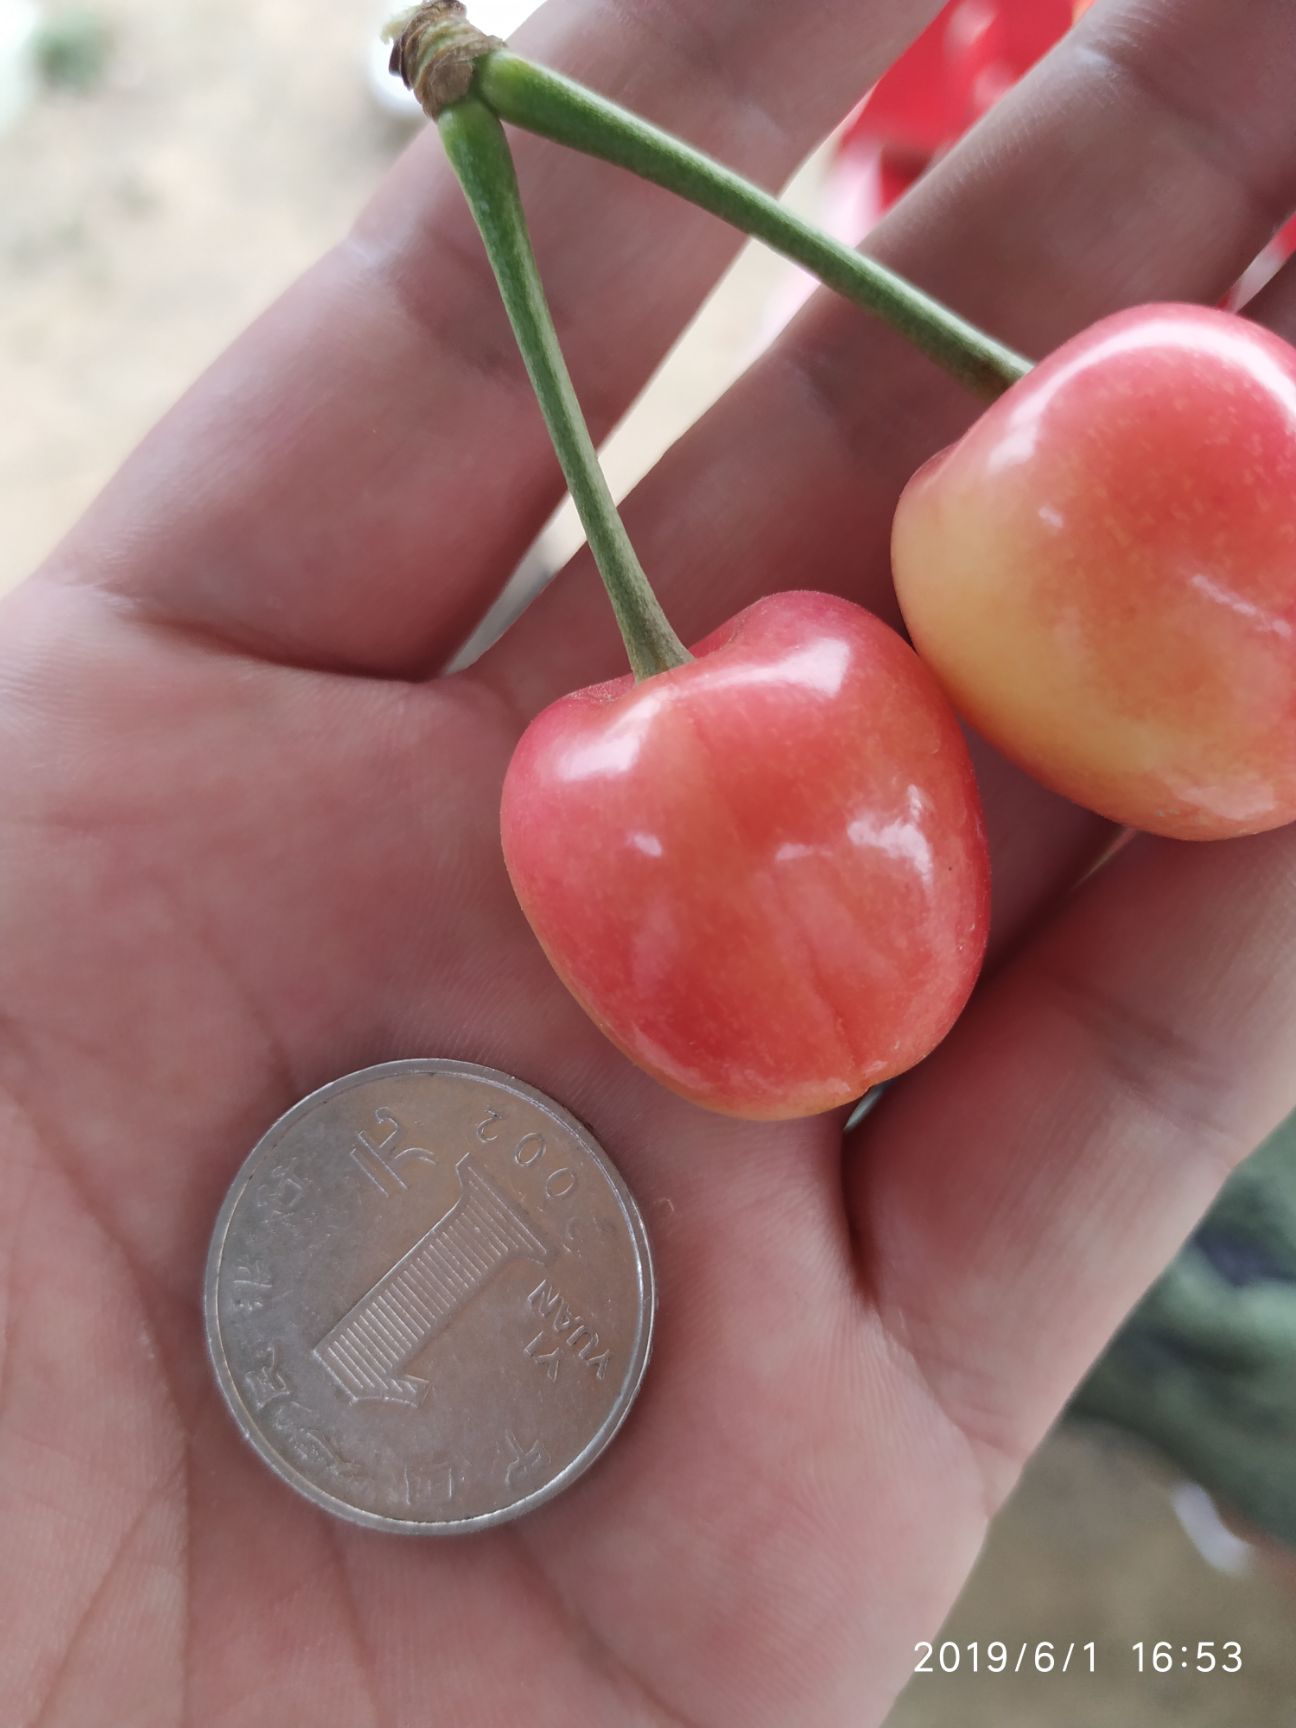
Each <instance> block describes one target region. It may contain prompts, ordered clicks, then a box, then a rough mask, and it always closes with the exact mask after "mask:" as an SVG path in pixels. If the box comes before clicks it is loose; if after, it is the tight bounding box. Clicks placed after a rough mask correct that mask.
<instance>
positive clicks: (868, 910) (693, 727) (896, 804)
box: [502, 593, 989, 1118]
mask: <svg viewBox="0 0 1296 1728" xmlns="http://www.w3.org/2000/svg"><path fill="white" fill-rule="evenodd" d="M696 655H697V658H696V659H695V660H693V661H691V662H689V663H688V664H686V665H683V666H680V667H677V668H675V669H673V670H670V671H667V672H662V673H659V674H657V675H656V676H654V677H651V678H647V679H645V680H643V681H641V682H639V683H635V682H634V681H633V680H632V679H630V678H620V679H617V680H615V681H614V682H612V683H609V684H602V685H596V686H594V687H593V688H591V689H588V690H581V691H578V692H576V693H575V694H574V695H571V696H566V697H564V698H562V700H561V701H558V702H555V703H554V704H553V706H552V707H550V708H547V709H546V710H545V711H544V713H542V714H541V715H540V716H539V717H538V718H537V719H536V720H534V721H533V722H532V724H531V725H530V727H529V728H528V729H527V732H526V734H525V735H524V737H523V738H522V741H521V743H520V744H519V746H518V749H517V752H516V754H515V756H514V758H513V761H512V763H511V765H510V767H509V771H508V776H507V779H506V782H505V786H504V798H503V809H502V833H503V841H504V853H505V858H506V860H507V863H508V868H509V873H510V875H511V877H512V879H513V885H514V887H515V889H516V891H517V895H518V899H519V900H520V902H521V904H522V908H523V910H524V911H525V913H526V915H527V917H528V919H529V920H530V922H531V924H532V926H533V928H534V930H535V932H536V935H537V936H538V937H539V939H540V941H541V943H542V944H543V946H544V948H545V950H546V952H547V953H548V955H549V958H550V959H551V961H552V962H553V964H554V966H555V968H556V970H557V971H558V974H559V976H560V977H561V978H562V979H563V981H564V983H566V985H567V986H568V988H569V989H570V990H571V991H572V993H573V994H574V995H575V996H576V998H577V1000H578V1001H579V1002H580V1003H581V1004H582V1005H583V1006H584V1007H585V1009H586V1010H587V1011H588V1013H589V1014H590V1015H591V1016H592V1017H593V1019H594V1020H595V1021H596V1022H597V1023H598V1024H599V1025H600V1026H601V1027H602V1029H603V1030H604V1031H605V1032H606V1033H607V1034H608V1036H609V1037H610V1038H611V1039H612V1040H613V1041H614V1042H615V1043H616V1044H618V1045H619V1046H620V1048H621V1049H622V1050H623V1051H624V1052H625V1053H626V1055H627V1056H629V1057H630V1058H631V1059H632V1060H633V1061H635V1062H637V1063H638V1064H639V1065H640V1066H641V1067H642V1068H645V1069H647V1070H648V1072H649V1073H651V1074H653V1075H655V1076H656V1077H657V1078H658V1079H660V1080H661V1081H663V1082H664V1083H665V1084H666V1085H668V1086H670V1087H671V1088H672V1089H673V1090H675V1091H676V1092H679V1093H681V1094H683V1095H684V1096H685V1097H687V1098H690V1099H693V1100H694V1101H695V1102H697V1103H699V1104H704V1105H706V1106H708V1107H709V1108H711V1109H714V1110H719V1111H723V1112H725V1113H726V1114H730V1115H735V1116H746V1117H763V1118H778V1117H790V1116H801V1115H808V1114H811V1113H813V1112H816V1111H821V1110H827V1109H831V1108H833V1107H834V1106H836V1105H841V1104H845V1103H848V1102H849V1101H850V1100H852V1099H853V1098H856V1097H858V1096H859V1094H860V1093H861V1092H863V1091H864V1090H866V1089H867V1087H868V1086H870V1085H871V1084H873V1083H874V1082H876V1081H878V1080H882V1079H885V1078H886V1077H887V1076H889V1075H892V1074H896V1073H899V1072H900V1071H901V1070H902V1069H905V1068H908V1067H910V1066H911V1065H912V1064H913V1063H914V1062H916V1061H918V1060H919V1059H920V1058H921V1057H922V1056H925V1055H926V1054H927V1052H928V1051H929V1050H930V1049H931V1048H932V1047H933V1045H935V1044H936V1043H937V1042H939V1040H940V1039H941V1038H942V1037H943V1036H944V1035H945V1033H946V1032H947V1031H948V1030H949V1028H950V1026H951V1025H952V1023H953V1021H954V1020H955V1018H956V1017H957V1015H958V1013H959V1011H960V1009H961V1008H962V1007H963V1004H964V1002H965V1001H966V1000H967V997H968V995H969V993H970V991H971V989H972V986H973V983H974V982H975V980H976V975H977V971H978V968H979V967H980V964H981V960H982V956H983V954H984V950H985V940H986V925H987V917H988V908H989V873H988V865H987V859H986V849H985V839H984V835H983V830H982V824H981V814H980V804H979V800H978V796H977V789H976V783H975V780H974V777H973V772H972V766H971V763H970V761H969V759H968V754H967V749H966V746H965V744H964V741H963V738H962V735H961V733H960V731H959V728H958V723H957V721H956V720H955V718H954V715H953V712H952V710H951V709H950V707H949V705H948V703H947V702H946V700H945V698H944V697H943V695H942V694H941V692H940V690H939V688H938V687H937V685H936V683H935V681H934V679H933V678H932V676H931V674H930V673H929V672H928V671H927V670H926V668H925V667H924V666H923V665H922V664H921V662H920V661H919V660H918V658H917V657H916V655H914V653H913V652H912V650H911V649H910V648H908V647H907V646H906V644H905V643H904V642H903V641H902V640H901V639H900V637H899V636H897V635H896V634H895V632H894V631H892V630H889V629H888V628H887V627H886V626H885V625H884V624H882V623H881V622H880V621H879V620H878V619H877V618H874V617H873V616H872V615H871V614H869V613H867V612H865V611H863V610H862V609H861V608H860V607H858V606H853V605H851V604H850V603H849V602H848V601H845V600H840V599H835V598H831V597H829V596H827V595H823V594H807V593H789V594H777V595H772V596H771V597H769V598H768V599H765V600H760V601H758V602H757V603H756V604H755V605H754V606H751V607H749V608H748V609H747V610H746V611H745V612H742V613H740V614H739V615H738V616H737V617H736V618H734V619H732V620H731V621H730V622H729V623H728V624H726V625H724V626H723V627H722V628H721V629H719V630H717V631H716V632H715V633H714V634H713V635H711V636H709V637H708V638H707V640H706V641H705V642H703V643H702V644H701V645H700V646H699V647H698V649H697V650H696Z"/></svg>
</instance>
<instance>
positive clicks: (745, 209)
mask: <svg viewBox="0 0 1296 1728" xmlns="http://www.w3.org/2000/svg"><path fill="white" fill-rule="evenodd" d="M473 88H474V90H475V92H476V93H477V94H478V95H479V96H480V97H481V98H482V99H483V101H485V102H486V103H487V104H488V106H489V107H491V108H493V109H494V111H495V112H496V113H497V114H498V115H499V116H500V118H501V119H503V120H509V121H511V122H512V123H513V124H514V125H515V126H521V127H523V128H524V129H525V130H526V131H528V132H535V133H537V134H539V136H541V137H543V138H549V139H552V140H553V141H554V142H555V143H558V144H565V145H567V146H569V147H570V148H572V149H574V150H580V151H582V152H584V153H585V154H586V155H589V156H597V157H599V158H601V159H602V160H603V161H605V162H612V163H615V164H616V165H617V166H618V167H620V168H628V169H630V170H631V172H632V173H635V174H638V175H639V176H640V177H641V178H642V179H644V180H650V181H652V182H653V183H654V184H656V185H658V186H662V187H665V188H666V189H667V190H668V191H670V192H675V193H678V194H679V196H681V197H682V198H686V199H687V200H688V201H689V202H690V203H693V204H697V205H699V206H700V207H701V208H702V209H703V210H709V211H710V212H711V214H712V215H713V216H718V217H720V218H721V220H722V221H724V222H728V223H729V224H730V225H731V226H732V227H734V228H737V229H739V230H741V232H742V233H744V234H749V235H751V236H753V237H754V238H755V239H757V240H760V241H762V242H764V244H765V245H767V246H769V247H770V248H771V249H772V250H773V251H775V252H779V253H782V255H783V256H784V257H785V258H790V259H792V260H793V262H794V263H797V264H800V265H802V266H803V267H804V268H805V269H807V270H809V271H810V273H811V274H812V275H813V276H816V277H817V278H818V279H819V281H821V282H822V283H824V284H825V286H827V287H829V288H832V289H834V290H835V291H836V292H837V293H839V294H842V295H844V296H845V297H846V298H847V299H848V300H853V301H855V302H856V304H858V305H860V306H864V307H866V308H867V309H868V310H869V311H870V312H873V313H875V314H876V315H877V316H878V317H880V318H882V319H884V320H885V321H886V322H887V323H888V324H890V325H892V326H893V327H894V328H895V329H896V330H897V331H899V332H900V334H901V335H903V336H905V337H906V338H907V339H908V340H909V341H910V342H911V343H912V344H913V345H914V346H915V347H916V348H919V349H921V350H922V352H923V353H924V354H927V355H928V356H929V357H930V358H931V359H932V360H935V361H936V362H937V363H938V364H939V365H941V366H943V367H944V368H945V370H946V371H947V372H950V373H952V374H953V376H954V377H955V378H957V379H959V380H960V381H961V382H962V383H964V384H966V385H968V386H969V387H970V388H971V389H973V390H975V391H976V392H977V393H978V394H980V395H983V396H988V397H995V396H1000V395H1002V394H1003V392H1004V391H1005V390H1007V389H1009V388H1010V387H1011V386H1012V385H1013V384H1015V383H1017V381H1018V379H1020V378H1022V377H1024V376H1025V374H1026V373H1027V372H1029V371H1030V369H1031V362H1030V361H1029V360H1026V359H1024V358H1023V357H1022V356H1021V355H1020V354H1015V353H1014V352H1013V351H1012V350H1011V349H1010V348H1006V347H1004V346H1003V345H1002V344H1001V343H999V342H996V341H995V340H994V338H993V337H991V336H988V335H987V334H986V333H985V332H984V331H983V330H979V329H977V327H976V326H975V325H974V324H969V323H968V322H967V320H966V319H963V318H960V317H959V316H958V314H957V313H956V312H953V311H951V309H950V308H949V307H948V306H945V305H943V304H942V303H941V302H940V301H939V300H935V299H933V298H932V297H931V296H930V295H929V294H924V293H923V292H922V290H921V289H920V288H916V287H915V286H914V285H913V284H912V283H911V282H909V281H907V280H906V279H905V278H904V277H903V276H899V275H897V274H896V272H895V271H893V270H888V269H887V268H886V266H885V265H883V264H879V263H877V262H876V261H875V260H874V259H872V258H868V257H866V256H865V255H864V254H863V253H860V252H856V251H855V250H854V249H853V248H852V247H850V246H846V245H843V244H842V243H841V241H839V240H834V239H833V238H832V237H831V235H828V234H825V233H824V232H823V231H822V230H821V229H819V228H816V227H814V226H813V224H811V223H809V222H805V221H802V219H801V218H800V217H798V216H795V215H793V213H792V212H791V211H790V210H788V209H787V208H786V207H785V206H784V205H783V204H781V203H780V202H779V200H778V199H777V198H774V197H771V196H770V194H769V193H768V192H763V191H762V190H761V189H760V187H758V186H754V185H753V184H752V183H751V182H750V181H749V180H745V179H744V178H743V177H742V175H740V174H735V173H734V172H733V170H732V169H729V168H726V167H724V166H723V165H722V164H721V163H719V162H716V161H714V160H713V159H712V158H711V157H709V156H705V155H703V154H702V152H701V151H699V150H695V149H693V148H692V146H691V145H688V144H685V143H683V142H682V141H681V140H680V139H678V138H673V137H672V136H671V135H670V134H669V133H668V132H662V131H660V130H659V129H658V128H657V127H656V126H651V125H649V124H648V122H647V121H646V120H641V119H639V118H638V116H637V115H634V114H631V113H628V112H627V111H626V110H625V109H623V108H620V107H618V106H617V105H616V103H614V102H609V101H607V100H606V99H605V98H603V97H601V96H597V95H595V93H594V92H593V91H591V90H587V89H585V88H584V87H583V86H582V85H580V84H575V83H573V82H572V81H571V80H570V79H568V78H563V77H561V76H560V75H559V74H558V73H556V72H550V71H549V70H547V68H545V67H543V66H537V65H535V64H533V63H532V62H531V61H528V60H524V59H521V58H520V57H519V56H518V55H516V54H513V53H510V52H509V51H508V50H507V49H502V48H501V49H495V50H493V51H492V52H489V53H486V54H484V55H483V56H482V57H481V58H480V59H479V60H478V62H477V76H476V80H475V82H474V86H473Z"/></svg>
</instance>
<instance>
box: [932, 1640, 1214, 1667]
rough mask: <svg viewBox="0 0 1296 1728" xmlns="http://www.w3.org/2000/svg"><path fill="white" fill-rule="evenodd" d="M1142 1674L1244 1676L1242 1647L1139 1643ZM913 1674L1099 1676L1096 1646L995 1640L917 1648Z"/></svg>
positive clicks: (1135, 1647) (1135, 1651) (1133, 1647)
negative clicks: (1241, 1674)
mask: <svg viewBox="0 0 1296 1728" xmlns="http://www.w3.org/2000/svg"><path fill="white" fill-rule="evenodd" d="M1127 1648H1128V1650H1129V1652H1130V1654H1131V1655H1132V1656H1133V1658H1134V1661H1135V1664H1136V1665H1137V1669H1138V1672H1139V1673H1140V1674H1176V1673H1180V1674H1240V1673H1241V1672H1242V1646H1241V1644H1239V1643H1238V1642H1237V1640H1236V1639H1232V1638H1231V1639H1227V1640H1225V1641H1223V1642H1220V1641H1218V1640H1216V1639H1213V1638H1204V1639H1201V1640H1199V1641H1198V1642H1197V1643H1196V1644H1178V1643H1176V1642H1174V1641H1173V1640H1172V1639H1168V1638H1162V1639H1158V1640H1157V1641H1156V1642H1155V1643H1151V1642H1149V1641H1148V1640H1146V1639H1140V1640H1139V1642H1138V1643H1136V1644H1130V1645H1128V1646H1127ZM914 1657H915V1661H914V1673H915V1674H957V1673H958V1672H959V1671H960V1670H962V1671H963V1672H964V1673H971V1674H1069V1673H1071V1672H1073V1671H1074V1672H1075V1673H1077V1674H1096V1673H1097V1672H1098V1646H1097V1644H1096V1643H1095V1642H1093V1641H1090V1642H1089V1643H1087V1644H1081V1643H1079V1642H1077V1641H1076V1640H1075V1639H1071V1640H1070V1641H1066V1642H1064V1641H1062V1640H1060V1639H1059V1640H1053V1639H1047V1638H1044V1639H1038V1640H1036V1641H1035V1642H1031V1641H1029V1640H1025V1641H1022V1642H1009V1641H1008V1640H1005V1639H1002V1638H991V1639H989V1640H988V1641H987V1642H985V1643H980V1642H976V1641H973V1642H971V1643H967V1644H956V1643H954V1642H953V1641H952V1640H946V1642H945V1643H943V1644H929V1643H925V1642H924V1643H922V1644H915V1645H914Z"/></svg>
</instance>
